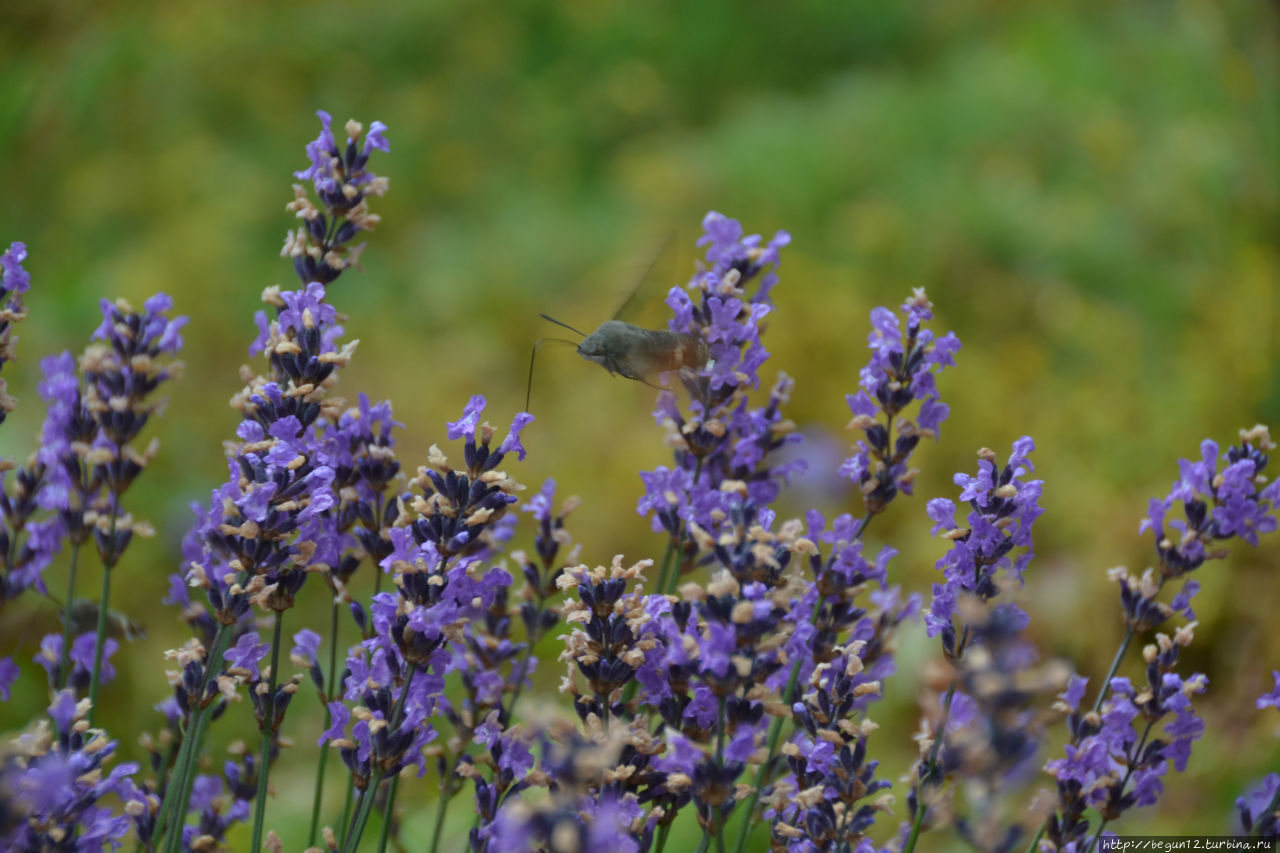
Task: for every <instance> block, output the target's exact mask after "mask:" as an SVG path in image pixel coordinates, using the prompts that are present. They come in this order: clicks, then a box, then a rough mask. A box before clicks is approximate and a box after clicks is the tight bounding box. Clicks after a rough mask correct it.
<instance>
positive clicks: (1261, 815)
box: [1236, 773, 1280, 839]
mask: <svg viewBox="0 0 1280 853" xmlns="http://www.w3.org/2000/svg"><path fill="white" fill-rule="evenodd" d="M1236 809H1237V810H1238V811H1239V812H1240V822H1241V825H1242V826H1243V827H1244V831H1245V832H1247V833H1249V834H1250V835H1256V836H1258V837H1259V838H1271V839H1275V838H1280V773H1268V774H1267V775H1266V776H1265V777H1264V778H1263V780H1262V781H1261V782H1259V783H1258V784H1257V785H1255V786H1254V788H1253V789H1252V790H1251V791H1249V793H1247V794H1245V795H1244V796H1243V797H1240V798H1239V799H1237V800H1236Z"/></svg>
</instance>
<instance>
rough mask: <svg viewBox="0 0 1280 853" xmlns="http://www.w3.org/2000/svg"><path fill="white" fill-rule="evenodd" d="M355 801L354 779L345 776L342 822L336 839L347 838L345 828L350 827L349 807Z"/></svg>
mask: <svg viewBox="0 0 1280 853" xmlns="http://www.w3.org/2000/svg"><path fill="white" fill-rule="evenodd" d="M355 799H356V777H354V776H350V775H348V776H347V796H346V798H345V799H344V800H343V801H342V821H341V822H340V823H339V824H338V837H339V838H346V837H347V827H348V826H350V825H351V807H352V805H354V803H355Z"/></svg>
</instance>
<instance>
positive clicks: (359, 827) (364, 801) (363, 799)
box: [342, 664, 418, 853]
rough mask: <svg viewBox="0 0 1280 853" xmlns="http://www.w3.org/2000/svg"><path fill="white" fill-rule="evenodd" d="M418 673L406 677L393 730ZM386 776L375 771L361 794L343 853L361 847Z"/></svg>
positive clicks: (413, 667) (393, 717)
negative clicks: (365, 828)
mask: <svg viewBox="0 0 1280 853" xmlns="http://www.w3.org/2000/svg"><path fill="white" fill-rule="evenodd" d="M417 673H418V667H417V664H413V665H411V666H410V667H409V674H408V675H407V676H405V679H404V688H403V689H402V690H401V691H400V698H399V699H398V700H396V707H395V709H394V710H393V711H392V712H391V728H393V729H394V728H395V727H396V726H398V725H400V719H401V717H403V716H404V703H405V701H406V700H407V699H408V698H409V685H411V684H412V683H413V677H414V676H415V675H416V674H417ZM385 776H386V773H385V771H383V769H382V767H381V766H378V768H377V769H376V770H374V771H373V777H372V778H371V779H370V780H369V785H368V787H366V788H365V789H364V791H362V792H361V794H360V805H359V806H357V807H356V813H355V817H354V818H352V821H351V829H350V830H349V831H348V832H347V837H346V839H345V841H344V843H343V845H342V850H343V853H356V849H357V848H358V847H359V846H360V836H361V835H363V834H364V826H365V824H366V823H368V822H369V813H370V812H372V811H373V800H374V797H375V796H376V795H377V793H378V786H379V785H381V784H382V780H383V778H384V777H385Z"/></svg>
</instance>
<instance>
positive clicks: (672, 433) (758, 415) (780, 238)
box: [637, 212, 803, 591]
mask: <svg viewBox="0 0 1280 853" xmlns="http://www.w3.org/2000/svg"><path fill="white" fill-rule="evenodd" d="M703 228H704V231H705V232H706V233H705V234H704V236H703V237H702V239H700V240H699V245H706V246H707V263H708V266H707V268H706V269H704V270H702V271H700V272H699V273H698V274H697V275H695V276H694V277H693V278H692V279H691V280H690V281H689V283H688V285H686V287H685V288H678V287H677V288H672V290H671V292H670V294H669V295H668V297H667V304H668V305H669V306H670V307H671V308H672V310H673V312H674V314H675V316H674V318H673V319H672V320H671V321H670V323H669V324H668V328H669V329H670V331H672V332H676V333H679V334H686V335H693V336H695V337H696V338H697V339H698V340H705V341H706V342H707V347H708V352H709V355H710V360H709V361H708V362H707V366H705V367H703V368H701V369H700V370H698V371H696V372H693V371H690V370H684V371H681V374H680V376H681V380H682V382H683V384H684V385H685V388H686V390H687V391H688V392H689V398H690V403H689V411H688V414H685V413H683V412H682V411H681V410H680V407H679V406H678V404H677V401H676V398H675V395H674V394H672V393H671V392H668V391H664V392H663V393H662V394H660V395H659V398H658V408H657V410H656V411H655V412H654V416H655V418H656V419H657V421H658V423H659V424H661V425H664V426H665V427H666V429H667V433H668V436H669V442H670V443H671V445H672V446H673V447H674V448H675V463H676V467H675V469H667V468H659V469H658V470H657V471H656V472H654V473H653V474H642V475H641V476H642V479H643V480H644V482H645V486H646V495H645V497H644V498H642V499H641V500H640V502H639V504H638V507H637V510H638V511H639V512H640V513H641V514H646V515H647V514H649V513H653V514H654V522H653V524H654V530H655V531H658V530H665V531H666V533H667V534H668V535H669V536H670V537H671V541H672V545H673V547H674V548H678V549H681V550H684V551H692V547H691V546H692V544H693V543H688V542H682V540H686V539H687V536H688V525H689V524H691V523H696V524H698V525H700V526H701V527H703V528H704V529H707V530H711V531H714V530H715V523H714V521H713V519H714V518H715V517H716V511H717V510H722V509H724V508H725V499H724V497H725V496H724V495H722V493H721V491H720V487H721V484H723V483H725V482H726V481H740V482H743V483H745V484H746V486H747V490H748V492H749V493H750V495H751V497H752V500H753V502H754V504H755V505H756V506H767V505H768V504H769V503H771V502H772V501H773V499H774V498H775V497H777V494H778V492H779V490H780V487H781V486H780V484H781V483H782V482H785V481H786V478H787V476H788V475H789V474H790V473H791V472H792V471H794V470H796V469H797V468H798V467H800V466H802V465H803V462H802V461H801V460H793V461H791V462H789V463H786V464H779V465H771V464H770V460H769V458H768V457H769V455H770V454H771V453H772V452H774V451H776V450H778V449H779V448H781V447H782V446H784V445H786V444H788V443H791V442H795V441H799V440H800V437H799V436H797V435H794V434H792V431H793V429H794V424H792V423H791V422H790V421H788V420H786V419H785V418H784V417H783V415H782V413H781V408H782V406H783V405H785V403H786V402H787V400H788V399H789V397H790V393H791V388H792V381H791V380H790V378H788V377H787V376H785V375H780V376H779V378H778V381H777V383H776V384H775V385H774V387H773V389H772V390H771V392H770V395H769V398H768V401H767V402H766V403H765V404H764V405H763V406H761V407H751V406H748V405H747V401H746V396H745V395H746V392H747V391H748V390H750V389H753V388H758V387H759V386H760V376H759V370H760V367H761V366H762V365H763V364H764V362H765V361H766V360H767V359H768V357H769V353H768V350H767V349H765V347H764V345H763V343H762V342H761V333H762V332H763V323H762V321H763V320H764V318H765V317H766V316H767V315H768V314H769V313H770V311H772V303H770V301H769V291H770V290H771V289H772V287H773V285H774V284H775V283H776V282H777V274H776V267H777V264H778V259H779V254H778V253H779V250H780V249H781V248H782V247H783V246H785V245H787V243H789V242H790V240H791V238H790V236H789V235H788V234H787V233H786V232H783V231H779V232H778V233H777V234H776V235H775V236H774V238H773V240H771V241H770V242H769V243H768V244H767V245H765V246H762V245H761V238H760V237H759V236H758V235H752V236H749V237H744V236H743V230H742V226H741V225H740V224H739V223H738V222H737V221H735V220H731V219H726V218H725V217H724V216H722V215H720V214H719V213H715V212H712V213H709V214H707V216H706V218H705V219H704V220H703ZM752 283H755V284H756V287H755V290H754V292H752V293H750V294H749V293H748V290H747V289H748V287H749V286H750V285H751V284H752ZM681 568H683V567H682V566H679V565H678V566H677V570H676V571H675V572H671V573H669V574H668V573H667V572H666V571H664V572H663V573H662V575H663V576H662V577H660V578H659V586H660V588H661V589H662V590H663V591H665V589H668V588H670V587H671V586H672V585H673V582H674V580H675V578H676V577H677V575H678V574H679V573H680V569H681Z"/></svg>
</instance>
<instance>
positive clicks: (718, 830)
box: [713, 696, 728, 853]
mask: <svg viewBox="0 0 1280 853" xmlns="http://www.w3.org/2000/svg"><path fill="white" fill-rule="evenodd" d="M727 698H728V697H726V696H721V697H720V710H719V713H717V714H716V772H717V773H718V772H719V771H721V770H723V769H724V722H725V721H724V717H725V703H726V699H727ZM723 809H724V806H722V805H721V806H716V812H717V814H716V817H715V820H714V822H713V824H714V826H715V839H716V850H717V851H718V853H724V825H725V824H726V823H727V822H728V815H726V814H724V811H723Z"/></svg>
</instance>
